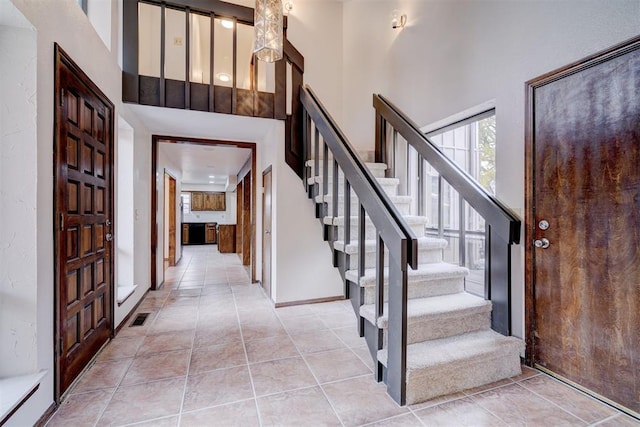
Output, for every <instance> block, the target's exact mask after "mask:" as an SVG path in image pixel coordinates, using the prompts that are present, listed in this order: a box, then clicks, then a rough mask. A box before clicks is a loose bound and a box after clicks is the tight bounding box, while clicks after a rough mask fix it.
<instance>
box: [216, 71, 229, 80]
mask: <svg viewBox="0 0 640 427" xmlns="http://www.w3.org/2000/svg"><path fill="white" fill-rule="evenodd" d="M216 78H217V79H218V80H220V81H221V82H228V81H231V76H230V75H229V74H227V73H218V74H216Z"/></svg>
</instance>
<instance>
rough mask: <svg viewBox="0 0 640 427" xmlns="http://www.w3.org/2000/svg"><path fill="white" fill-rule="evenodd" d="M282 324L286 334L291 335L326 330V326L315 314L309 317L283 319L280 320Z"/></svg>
mask: <svg viewBox="0 0 640 427" xmlns="http://www.w3.org/2000/svg"><path fill="white" fill-rule="evenodd" d="M282 324H283V325H284V328H285V329H286V330H287V332H289V333H290V334H292V335H295V334H301V333H306V332H309V331H314V332H315V331H321V330H324V329H328V328H327V325H326V324H325V323H324V322H323V321H322V320H320V318H319V317H318V316H317V315H315V314H312V315H310V316H296V317H285V318H283V319H282Z"/></svg>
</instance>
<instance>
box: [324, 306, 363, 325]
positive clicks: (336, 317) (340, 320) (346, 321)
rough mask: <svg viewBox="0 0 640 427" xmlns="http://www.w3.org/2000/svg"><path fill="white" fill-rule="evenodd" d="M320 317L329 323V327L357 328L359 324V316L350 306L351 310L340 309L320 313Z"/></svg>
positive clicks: (326, 323) (325, 322)
mask: <svg viewBox="0 0 640 427" xmlns="http://www.w3.org/2000/svg"><path fill="white" fill-rule="evenodd" d="M318 317H319V318H320V320H322V322H323V323H324V324H325V325H327V328H329V329H335V328H341V327H345V326H350V327H352V328H357V327H358V324H357V323H356V322H357V318H356V315H355V313H354V312H353V309H351V308H349V310H348V311H347V310H344V311H338V312H335V313H319V314H318Z"/></svg>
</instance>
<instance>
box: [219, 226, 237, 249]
mask: <svg viewBox="0 0 640 427" xmlns="http://www.w3.org/2000/svg"><path fill="white" fill-rule="evenodd" d="M218 250H219V251H220V253H221V254H230V253H234V252H235V251H236V226H235V225H234V224H227V225H222V224H221V225H219V226H218Z"/></svg>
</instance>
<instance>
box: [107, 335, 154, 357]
mask: <svg viewBox="0 0 640 427" xmlns="http://www.w3.org/2000/svg"><path fill="white" fill-rule="evenodd" d="M143 341H144V336H132V337H127V336H123V337H121V336H117V337H115V338H114V339H112V340H111V341H110V342H109V344H108V345H107V346H106V347H105V349H104V350H102V352H101V353H100V355H99V356H98V360H115V359H127V358H130V357H134V356H135V355H136V353H137V352H138V349H139V348H140V345H142V342H143Z"/></svg>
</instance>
